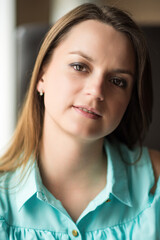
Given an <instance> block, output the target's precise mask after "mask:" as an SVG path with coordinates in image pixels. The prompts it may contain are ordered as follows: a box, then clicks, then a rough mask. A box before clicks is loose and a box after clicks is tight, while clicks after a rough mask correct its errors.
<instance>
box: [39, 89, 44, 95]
mask: <svg viewBox="0 0 160 240" xmlns="http://www.w3.org/2000/svg"><path fill="white" fill-rule="evenodd" d="M39 95H40V96H41V97H42V96H43V90H42V89H41V90H40V92H39Z"/></svg>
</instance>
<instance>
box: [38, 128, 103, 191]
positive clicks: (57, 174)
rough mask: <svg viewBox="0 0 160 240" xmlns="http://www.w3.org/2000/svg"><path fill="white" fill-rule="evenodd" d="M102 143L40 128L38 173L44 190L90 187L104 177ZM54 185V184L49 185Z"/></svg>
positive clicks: (60, 131) (59, 130)
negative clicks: (80, 186)
mask: <svg viewBox="0 0 160 240" xmlns="http://www.w3.org/2000/svg"><path fill="white" fill-rule="evenodd" d="M105 158H106V157H105V155H104V153H103V139H99V140H95V141H93V140H92V141H91V140H82V139H78V137H74V136H71V135H69V134H68V133H65V132H63V131H62V130H61V129H58V128H56V129H54V132H53V134H52V131H49V130H47V128H45V127H44V131H43V135H42V142H41V147H40V160H39V161H40V162H39V164H40V165H39V167H40V172H41V175H42V180H43V182H44V185H46V187H47V188H52V185H54V184H55V183H57V184H59V185H60V184H73V183H78V182H81V183H82V184H84V185H86V186H87V185H89V184H92V183H93V181H95V179H97V178H100V177H101V175H102V174H103V173H104V171H105V173H106V159H105ZM53 183H54V184H53Z"/></svg>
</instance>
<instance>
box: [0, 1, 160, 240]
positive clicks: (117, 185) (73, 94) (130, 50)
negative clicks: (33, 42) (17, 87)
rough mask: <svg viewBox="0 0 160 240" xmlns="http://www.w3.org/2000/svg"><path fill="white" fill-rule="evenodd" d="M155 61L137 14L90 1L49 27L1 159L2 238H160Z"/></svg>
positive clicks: (0, 236) (151, 239)
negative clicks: (153, 139) (150, 145)
mask: <svg viewBox="0 0 160 240" xmlns="http://www.w3.org/2000/svg"><path fill="white" fill-rule="evenodd" d="M151 110H152V87H151V72H150V61H149V56H148V51H147V47H146V44H145V41H144V38H143V35H142V33H141V31H140V29H139V28H138V27H137V25H136V24H135V23H134V22H133V21H132V19H131V18H130V17H129V16H128V15H127V14H126V13H124V12H122V11H121V10H118V9H116V8H112V7H107V6H106V7H103V8H99V7H97V6H95V5H93V4H84V5H81V6H79V7H77V8H76V9H74V10H72V11H71V12H69V13H68V14H66V15H65V16H64V17H62V18H61V19H60V20H59V21H58V22H57V23H56V24H55V25H54V26H53V27H52V28H51V30H50V31H49V33H48V34H47V36H46V38H45V40H44V42H43V44H42V47H41V49H40V52H39V55H38V58H37V61H36V64H35V68H34V71H33V75H32V79H31V83H30V88H29V91H28V94H27V97H26V101H25V104H24V107H23V110H22V114H21V116H20V119H19V121H18V125H17V128H16V131H15V134H14V138H13V140H12V144H11V146H10V148H9V149H8V151H7V153H6V154H5V155H4V156H3V157H2V158H1V160H0V163H1V165H0V170H1V190H0V191H1V194H0V239H3V240H5V239H6V240H7V239H14V240H15V239H16V240H19V239H21V240H23V239H26V240H30V239H34V240H36V239H38V240H39V239H45V240H50V239H58V240H61V239H63V240H64V239H65V240H68V239H79V240H80V239H83V240H84V239H87V240H91V239H95V240H98V239H102V240H103V239H126V240H129V239H132V240H133V239H135V240H137V239H145V240H147V239H148V240H154V239H155V240H157V239H160V204H159V200H160V181H158V176H159V173H160V153H159V152H157V151H153V150H148V149H147V148H146V147H142V140H143V138H144V135H145V133H146V131H147V129H148V126H149V124H150V121H151Z"/></svg>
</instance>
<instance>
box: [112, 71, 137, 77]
mask: <svg viewBox="0 0 160 240" xmlns="http://www.w3.org/2000/svg"><path fill="white" fill-rule="evenodd" d="M111 72H112V73H120V74H127V75H130V76H131V77H132V78H133V79H134V78H135V74H134V73H133V72H132V71H130V70H127V69H120V68H118V69H114V70H113V71H111Z"/></svg>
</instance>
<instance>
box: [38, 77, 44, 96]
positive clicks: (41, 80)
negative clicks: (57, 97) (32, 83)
mask: <svg viewBox="0 0 160 240" xmlns="http://www.w3.org/2000/svg"><path fill="white" fill-rule="evenodd" d="M38 79H39V80H38V82H37V91H38V92H39V94H40V95H43V93H44V92H45V87H44V74H42V73H41V74H39V78H38Z"/></svg>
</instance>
